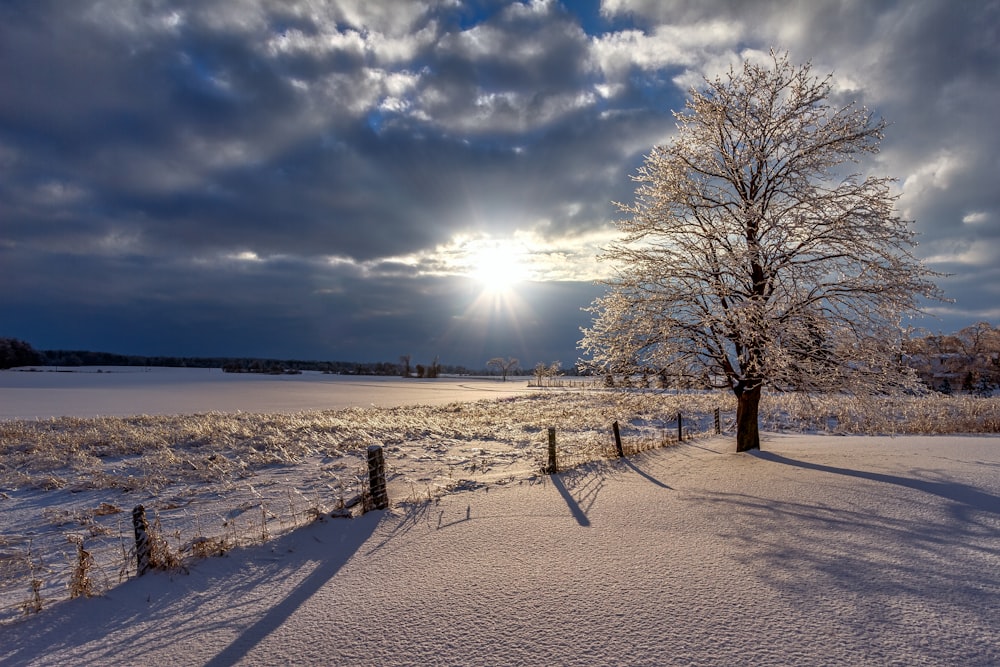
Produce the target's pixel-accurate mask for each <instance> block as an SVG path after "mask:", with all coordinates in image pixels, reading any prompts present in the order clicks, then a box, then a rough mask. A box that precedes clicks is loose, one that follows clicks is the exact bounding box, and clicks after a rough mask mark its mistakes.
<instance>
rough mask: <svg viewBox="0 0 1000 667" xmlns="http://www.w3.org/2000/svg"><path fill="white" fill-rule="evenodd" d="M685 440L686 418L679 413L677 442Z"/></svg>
mask: <svg viewBox="0 0 1000 667" xmlns="http://www.w3.org/2000/svg"><path fill="white" fill-rule="evenodd" d="M682 440H684V420H683V418H681V413H679V412H678V413H677V442H681V441H682Z"/></svg>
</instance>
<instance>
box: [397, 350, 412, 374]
mask: <svg viewBox="0 0 1000 667" xmlns="http://www.w3.org/2000/svg"><path fill="white" fill-rule="evenodd" d="M411 361H413V357H412V356H411V355H409V354H401V355H399V364H400V366H402V375H403V377H405V378H408V377H410V362H411Z"/></svg>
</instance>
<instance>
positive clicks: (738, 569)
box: [0, 435, 1000, 667]
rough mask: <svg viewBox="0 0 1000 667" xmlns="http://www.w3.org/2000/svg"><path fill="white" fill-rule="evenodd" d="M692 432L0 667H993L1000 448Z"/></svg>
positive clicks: (61, 630)
mask: <svg viewBox="0 0 1000 667" xmlns="http://www.w3.org/2000/svg"><path fill="white" fill-rule="evenodd" d="M731 448H732V442H731V439H717V440H705V441H699V442H695V443H692V444H688V445H682V446H679V447H675V448H672V449H666V450H656V451H652V452H647V453H645V454H643V455H640V456H636V457H634V458H632V459H630V460H625V461H614V462H608V463H605V464H602V465H597V466H594V467H589V468H587V469H585V470H579V471H572V472H567V473H564V474H561V475H558V476H555V477H552V478H543V479H539V480H537V481H535V482H528V481H524V482H523V483H521V484H519V485H517V484H515V485H512V486H509V487H505V488H492V489H489V490H479V491H476V492H466V493H457V494H453V495H449V496H445V497H444V498H442V499H441V500H440V502H439V503H435V504H429V505H422V506H417V507H396V508H395V509H393V510H391V511H389V512H375V513H371V514H369V515H367V516H365V517H362V518H359V519H355V520H352V521H327V522H326V523H323V524H316V525H313V526H310V527H308V528H306V529H303V530H300V531H297V532H296V533H294V534H292V535H288V536H285V537H284V538H282V539H280V540H278V541H276V542H274V543H272V544H269V545H267V546H266V547H261V548H254V549H248V550H246V551H242V552H237V553H233V554H231V555H229V556H228V557H224V558H216V559H210V560H206V561H203V562H201V563H199V564H197V566H196V567H195V568H194V569H193V571H192V572H191V574H189V575H186V576H184V575H178V576H174V577H172V578H171V577H167V576H165V575H152V576H147V577H144V578H142V579H138V580H134V581H131V582H128V583H126V584H125V585H123V586H121V587H118V588H116V589H114V590H112V591H111V592H110V593H109V594H108V595H107V597H106V598H102V599H94V600H76V601H72V602H69V603H65V604H62V605H59V606H58V607H56V608H53V609H51V610H48V611H46V612H44V613H43V614H41V615H39V616H37V617H34V618H31V619H28V620H27V621H26V622H23V623H20V624H17V625H14V626H8V627H4V628H0V663H2V664H5V665H6V664H11V665H20V664H52V665H56V664H84V663H86V664H146V665H148V664H153V665H157V667H166V666H167V665H192V664H205V665H231V664H247V665H273V664H323V665H367V664H372V665H375V664H378V665H404V664H453V665H499V664H511V665H521V664H523V665H537V664H559V665H593V664H629V665H643V664H648V665H673V664H684V665H687V664H691V665H733V664H754V665H769V664H773V665H789V664H795V665H821V664H829V665H844V664H855V665H860V664H871V665H874V664H880V665H889V664H900V665H958V664H961V665H990V664H1000V475H998V473H1000V439H998V438H995V437H994V438H989V437H961V436H954V437H936V438H935V437H905V438H902V437H901V438H850V437H847V438H845V437H815V436H799V435H781V436H778V435H770V436H768V438H767V441H766V443H765V449H766V451H765V452H763V453H758V454H751V455H746V454H734V453H730V450H731Z"/></svg>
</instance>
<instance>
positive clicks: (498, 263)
mask: <svg viewBox="0 0 1000 667" xmlns="http://www.w3.org/2000/svg"><path fill="white" fill-rule="evenodd" d="M526 258H527V251H526V250H525V249H524V248H523V247H522V246H520V245H518V244H516V243H509V242H502V241H491V242H488V243H479V244H477V245H476V246H475V247H470V248H469V249H468V258H467V260H466V261H467V264H468V275H469V276H470V277H472V279H474V280H475V281H476V282H477V283H479V284H480V285H481V286H482V288H483V291H485V292H491V293H495V294H502V293H505V292H510V291H512V290H513V289H515V287H516V286H517V284H518V283H521V282H523V281H524V280H526V279H527V277H528V269H527V265H526Z"/></svg>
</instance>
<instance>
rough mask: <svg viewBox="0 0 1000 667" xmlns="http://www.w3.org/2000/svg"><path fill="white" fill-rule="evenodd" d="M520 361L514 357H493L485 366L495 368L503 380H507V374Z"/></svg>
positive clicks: (517, 365)
mask: <svg viewBox="0 0 1000 667" xmlns="http://www.w3.org/2000/svg"><path fill="white" fill-rule="evenodd" d="M520 364H521V362H520V361H518V360H517V359H515V358H514V357H507V358H506V359H504V358H503V357H493V358H492V359H490V360H489V361H487V362H486V367H487V368H491V369H494V370H496V371H497V372H499V373H500V376H501V377H502V378H503V381H504V382H506V381H507V374H508V373H512V372H514V371H516V370H517V369H518V368H519V367H520Z"/></svg>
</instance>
